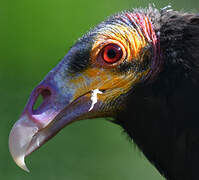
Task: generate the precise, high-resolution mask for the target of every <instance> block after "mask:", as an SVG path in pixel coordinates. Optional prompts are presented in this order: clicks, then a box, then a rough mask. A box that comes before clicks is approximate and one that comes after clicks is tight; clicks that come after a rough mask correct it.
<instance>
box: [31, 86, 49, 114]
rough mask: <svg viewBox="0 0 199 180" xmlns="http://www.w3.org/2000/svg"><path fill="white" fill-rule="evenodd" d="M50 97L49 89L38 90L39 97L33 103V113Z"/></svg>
mask: <svg viewBox="0 0 199 180" xmlns="http://www.w3.org/2000/svg"><path fill="white" fill-rule="evenodd" d="M50 96H51V91H50V90H49V89H42V90H40V93H39V96H38V97H37V99H36V100H35V102H34V105H33V111H37V110H39V108H40V107H41V106H42V104H44V103H45V102H46V101H48V99H49V97H50Z"/></svg>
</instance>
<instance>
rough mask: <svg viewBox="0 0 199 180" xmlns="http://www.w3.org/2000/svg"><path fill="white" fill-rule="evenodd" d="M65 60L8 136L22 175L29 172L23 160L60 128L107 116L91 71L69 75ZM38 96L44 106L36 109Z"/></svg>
mask: <svg viewBox="0 0 199 180" xmlns="http://www.w3.org/2000/svg"><path fill="white" fill-rule="evenodd" d="M69 54H70V53H69ZM67 56H69V55H66V56H65V58H64V60H62V61H61V62H60V64H58V65H57V66H56V67H55V68H54V69H53V70H52V71H51V72H50V73H49V74H48V75H47V76H46V78H45V79H44V80H43V81H42V82H41V83H40V84H39V85H38V86H37V87H36V88H35V89H34V90H33V92H32V94H31V96H30V98H29V101H28V103H27V105H26V107H25V109H24V112H23V113H22V115H21V117H20V118H19V120H18V121H17V122H16V123H15V125H14V126H13V128H12V130H11V132H10V135H9V149H10V153H11V155H12V157H13V159H14V161H15V162H16V164H17V165H18V166H19V167H21V168H22V169H24V170H25V171H29V170H28V168H27V167H26V165H25V162H24V159H25V157H26V156H27V155H29V154H31V153H32V152H33V151H35V150H36V149H38V148H39V147H40V146H41V145H42V144H44V143H45V142H46V141H48V140H49V139H50V138H52V137H53V136H55V135H56V134H57V133H58V132H59V131H60V130H61V129H62V128H63V127H65V126H66V125H68V124H70V123H72V122H74V121H77V120H81V119H88V118H95V117H99V116H100V117H103V116H105V114H106V112H103V113H102V112H100V108H99V106H100V104H102V100H100V96H101V95H102V94H103V92H102V91H103V90H101V89H98V87H97V84H98V83H96V82H94V81H96V78H94V77H93V75H92V70H89V71H87V72H84V73H77V75H74V74H73V75H72V74H71V73H70V72H69V71H68V64H67V63H66V62H68V60H67ZM97 81H100V80H97ZM39 96H41V97H42V98H43V102H42V103H41V104H40V106H39V107H38V108H35V104H36V102H37V100H38V98H39ZM109 114H110V113H109Z"/></svg>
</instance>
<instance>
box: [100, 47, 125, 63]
mask: <svg viewBox="0 0 199 180" xmlns="http://www.w3.org/2000/svg"><path fill="white" fill-rule="evenodd" d="M122 55H123V52H122V48H121V47H120V46H118V45H117V44H108V45H106V46H105V47H104V48H103V50H102V59H103V60H104V61H105V62H106V63H110V64H111V63H115V62H117V61H119V60H120V59H121V58H122Z"/></svg>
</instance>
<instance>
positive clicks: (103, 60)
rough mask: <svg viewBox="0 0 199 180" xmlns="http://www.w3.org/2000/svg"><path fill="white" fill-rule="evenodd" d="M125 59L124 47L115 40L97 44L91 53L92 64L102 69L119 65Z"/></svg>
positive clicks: (125, 51)
mask: <svg viewBox="0 0 199 180" xmlns="http://www.w3.org/2000/svg"><path fill="white" fill-rule="evenodd" d="M126 57H127V50H126V49H125V46H124V45H123V44H122V43H121V42H119V41H117V40H112V39H109V40H106V41H104V42H101V43H98V45H96V46H95V48H94V49H93V51H92V53H91V59H92V63H93V64H94V65H96V66H100V67H103V68H112V67H115V66H117V65H119V64H121V63H122V62H123V61H124V60H125V58H126Z"/></svg>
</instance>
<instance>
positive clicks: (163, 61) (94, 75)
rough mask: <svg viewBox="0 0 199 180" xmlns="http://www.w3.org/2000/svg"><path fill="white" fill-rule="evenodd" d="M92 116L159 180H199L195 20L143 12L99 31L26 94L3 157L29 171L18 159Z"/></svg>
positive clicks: (198, 27) (168, 11)
mask: <svg viewBox="0 0 199 180" xmlns="http://www.w3.org/2000/svg"><path fill="white" fill-rule="evenodd" d="M39 97H43V101H42V103H41V104H40V105H39V107H37V108H36V107H35V103H36V102H37V100H38V98H39ZM99 117H104V118H105V119H107V120H109V121H111V122H113V123H116V124H118V125H119V126H121V127H122V128H123V129H124V131H125V132H126V133H127V135H128V136H129V137H130V138H131V139H132V140H133V141H134V142H135V144H136V145H137V146H138V147H139V149H140V150H141V151H142V152H143V154H144V155H145V156H146V157H147V159H148V160H149V161H150V162H151V163H152V164H153V165H154V166H155V167H156V168H157V169H158V171H159V172H160V173H161V174H162V175H163V176H164V177H165V178H166V179H168V180H198V179H199V14H197V13H193V12H183V11H176V10H173V9H172V8H171V7H166V8H162V9H157V8H156V7H154V6H148V7H146V8H137V9H132V10H128V11H123V12H120V13H117V14H115V15H113V16H110V17H109V18H107V19H106V20H105V21H103V22H101V23H100V24H98V25H97V26H96V27H95V28H93V29H92V30H90V31H89V32H88V33H86V34H85V35H84V36H83V37H81V38H80V39H78V40H77V42H76V43H75V44H74V45H73V46H72V48H71V49H70V50H69V51H68V53H67V54H66V55H65V56H64V58H63V59H62V60H61V61H60V62H59V63H58V65H57V66H56V67H55V68H54V69H52V70H51V71H50V72H49V73H48V74H47V75H46V77H45V78H44V79H43V80H42V81H41V82H40V83H39V85H38V86H37V87H36V88H35V89H34V90H33V91H32V93H31V95H30V98H29V100H28V102H27V104H26V106H25V109H24V111H23V113H22V115H21V116H20V118H19V120H18V121H17V122H16V123H15V125H14V126H13V128H12V130H11V132H10V136H9V149H10V153H11V155H12V157H13V159H14V161H15V162H16V164H17V165H18V166H20V167H21V168H22V169H24V170H26V171H28V169H27V167H26V165H25V162H24V159H25V157H26V156H28V155H29V154H31V153H32V152H33V151H35V150H36V149H38V148H39V147H40V146H42V145H43V144H44V143H46V142H47V141H48V140H49V139H51V138H52V137H53V136H55V135H56V134H57V133H58V132H59V131H60V130H61V129H63V128H64V127H65V126H67V125H69V124H70V123H73V122H76V121H79V120H83V119H93V118H99Z"/></svg>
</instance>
